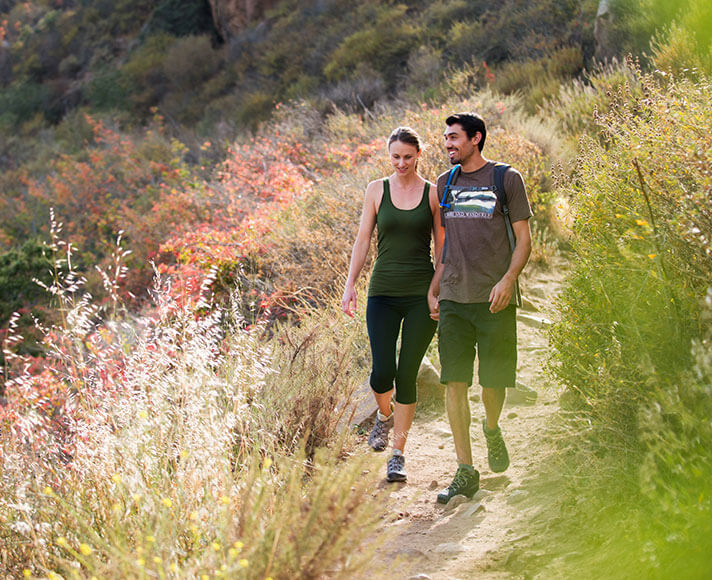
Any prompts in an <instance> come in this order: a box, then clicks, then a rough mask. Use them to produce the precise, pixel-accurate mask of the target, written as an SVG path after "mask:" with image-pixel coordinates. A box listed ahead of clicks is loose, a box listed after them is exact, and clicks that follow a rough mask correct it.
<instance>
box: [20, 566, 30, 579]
mask: <svg viewBox="0 0 712 580" xmlns="http://www.w3.org/2000/svg"><path fill="white" fill-rule="evenodd" d="M22 575H23V576H24V577H25V578H31V577H32V572H30V571H29V570H28V569H27V568H25V569H24V570H23V571H22Z"/></svg>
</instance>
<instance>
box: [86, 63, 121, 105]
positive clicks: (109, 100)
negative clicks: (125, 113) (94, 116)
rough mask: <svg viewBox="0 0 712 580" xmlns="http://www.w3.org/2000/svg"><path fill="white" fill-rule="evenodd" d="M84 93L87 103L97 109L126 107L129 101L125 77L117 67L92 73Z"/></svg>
mask: <svg viewBox="0 0 712 580" xmlns="http://www.w3.org/2000/svg"><path fill="white" fill-rule="evenodd" d="M85 95H86V99H87V101H88V102H89V105H90V106H91V107H92V108H93V109H95V110H97V111H106V110H111V109H127V108H128V105H129V102H130V101H129V96H130V95H129V88H128V85H127V83H126V77H125V75H124V74H123V73H122V72H121V71H119V70H118V69H113V70H112V69H103V70H101V71H100V72H98V73H97V74H96V75H94V76H93V77H92V79H91V81H89V84H88V86H87V88H86V92H85Z"/></svg>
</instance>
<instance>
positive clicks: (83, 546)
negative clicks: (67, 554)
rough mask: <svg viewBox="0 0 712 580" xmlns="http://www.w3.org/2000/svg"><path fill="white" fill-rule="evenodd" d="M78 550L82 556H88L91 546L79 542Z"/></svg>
mask: <svg viewBox="0 0 712 580" xmlns="http://www.w3.org/2000/svg"><path fill="white" fill-rule="evenodd" d="M79 551H80V552H81V553H82V555H83V556H88V555H89V554H91V552H92V550H91V546H90V545H89V544H79Z"/></svg>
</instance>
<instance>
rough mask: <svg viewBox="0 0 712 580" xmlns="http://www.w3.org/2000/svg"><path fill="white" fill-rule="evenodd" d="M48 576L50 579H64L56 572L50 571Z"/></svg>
mask: <svg viewBox="0 0 712 580" xmlns="http://www.w3.org/2000/svg"><path fill="white" fill-rule="evenodd" d="M47 578H49V580H62V577H61V576H60V575H59V574H57V573H56V572H50V573H49V576H47Z"/></svg>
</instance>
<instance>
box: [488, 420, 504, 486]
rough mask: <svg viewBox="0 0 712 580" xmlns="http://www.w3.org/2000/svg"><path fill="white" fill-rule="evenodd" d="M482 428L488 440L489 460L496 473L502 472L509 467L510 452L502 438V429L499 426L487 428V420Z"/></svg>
mask: <svg viewBox="0 0 712 580" xmlns="http://www.w3.org/2000/svg"><path fill="white" fill-rule="evenodd" d="M482 430H483V431H484V433H485V439H486V440H487V461H488V462H489V466H490V469H491V470H492V471H493V472H494V473H502V472H503V471H505V470H506V469H507V468H508V467H509V453H508V452H507V446H506V445H505V444H504V439H503V438H502V430H501V429H500V428H499V427H497V429H495V430H494V431H490V430H489V429H487V422H486V421H485V422H484V423H482Z"/></svg>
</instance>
